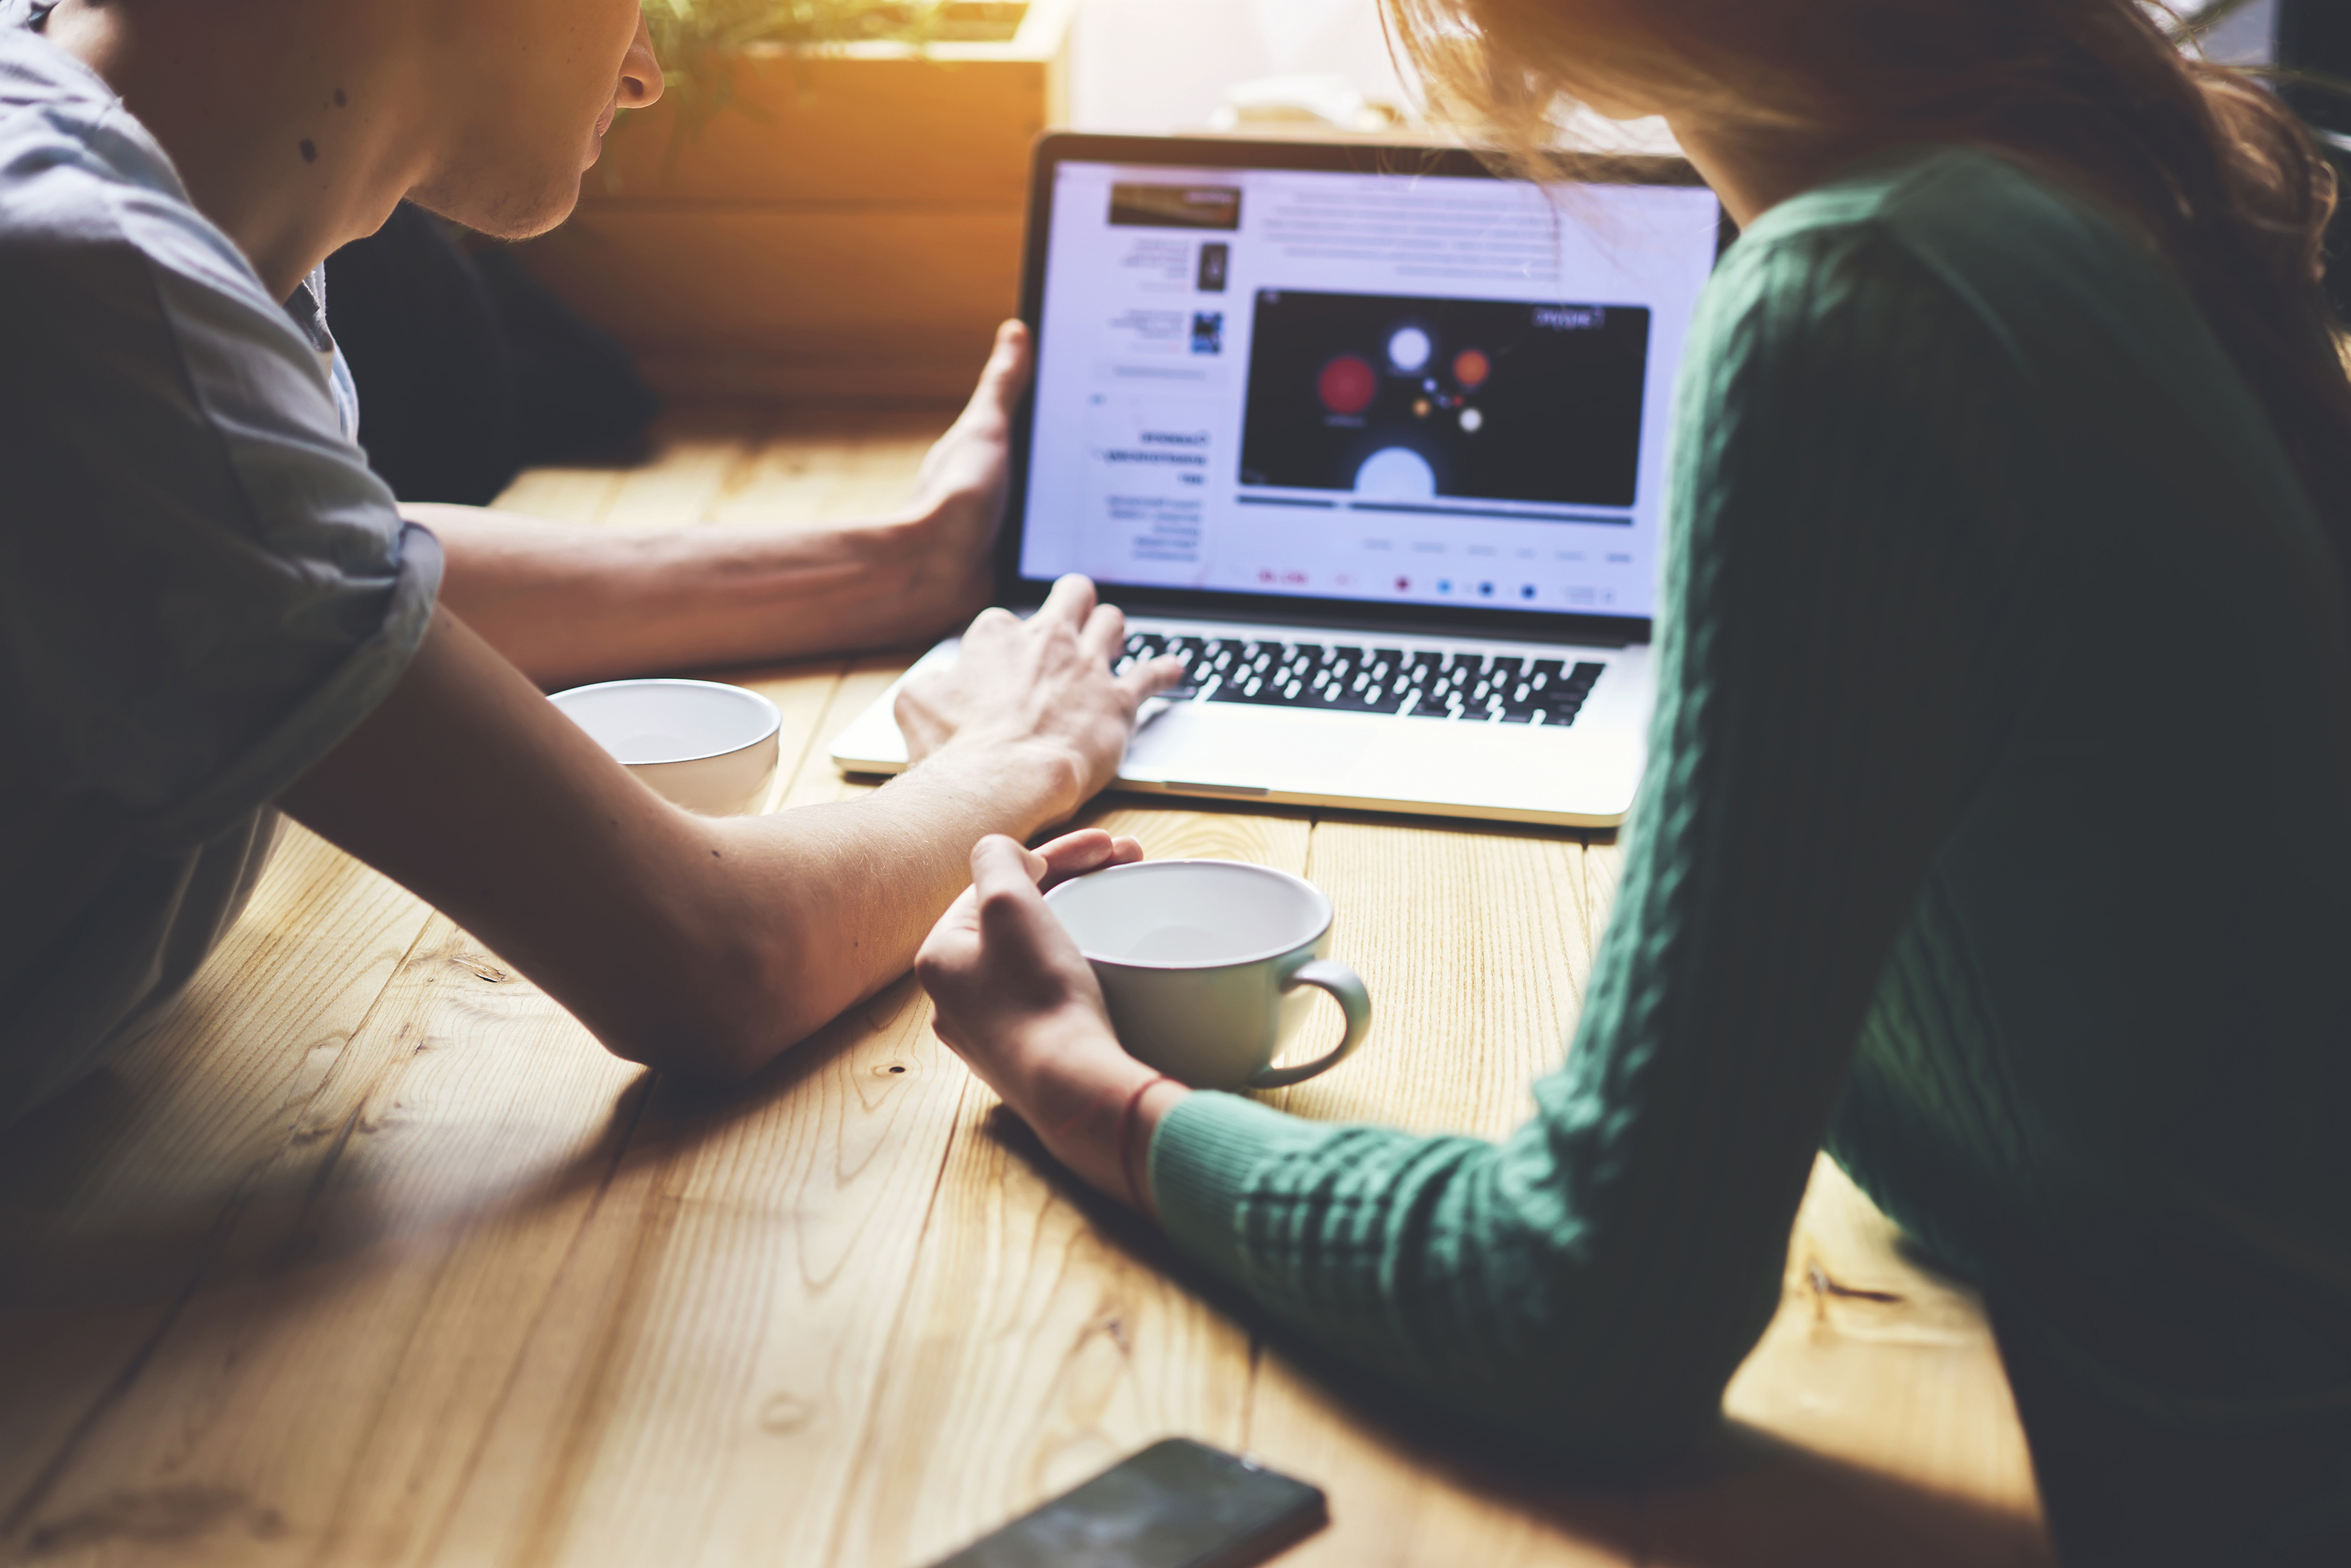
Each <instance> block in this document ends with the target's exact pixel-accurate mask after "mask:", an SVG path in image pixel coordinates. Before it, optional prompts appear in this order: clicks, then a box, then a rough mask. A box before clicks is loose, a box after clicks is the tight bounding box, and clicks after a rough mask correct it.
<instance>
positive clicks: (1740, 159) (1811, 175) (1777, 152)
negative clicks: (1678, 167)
mask: <svg viewBox="0 0 2351 1568" xmlns="http://www.w3.org/2000/svg"><path fill="white" fill-rule="evenodd" d="M1666 123H1667V125H1669V126H1671V127H1672V129H1673V132H1674V139H1675V140H1676V141H1678V142H1680V143H1681V149H1682V152H1684V153H1685V154H1687V156H1688V158H1689V161H1690V162H1691V163H1692V164H1693V165H1694V166H1695V167H1696V168H1697V170H1698V173H1699V174H1701V175H1702V176H1704V177H1705V180H1706V183H1708V184H1709V185H1711V186H1713V187H1714V193H1715V194H1716V195H1718V196H1719V197H1721V198H1722V204H1723V206H1724V208H1725V209H1726V210H1728V211H1729V214H1730V216H1731V221H1733V222H1734V223H1736V224H1738V225H1739V226H1740V228H1745V227H1747V226H1748V225H1750V224H1752V223H1753V222H1754V221H1755V220H1756V219H1757V218H1760V217H1761V216H1762V215H1763V214H1765V213H1767V212H1770V211H1771V209H1772V208H1773V207H1776V206H1778V205H1779V204H1781V203H1782V202H1784V201H1786V200H1787V199H1788V198H1789V197H1791V196H1796V195H1801V194H1802V193H1804V192H1806V191H1809V190H1811V189H1813V187H1814V186H1816V185H1820V184H1823V183H1826V182H1827V181H1828V180H1829V179H1830V178H1831V177H1832V176H1834V175H1835V174H1837V173H1838V172H1841V171H1843V170H1844V169H1845V168H1847V167H1848V166H1850V165H1851V164H1853V163H1855V162H1857V161H1859V160H1860V159H1862V158H1865V157H1866V156H1868V155H1869V153H1871V152H1874V151H1876V145H1877V144H1876V143H1875V142H1872V141H1868V140H1867V139H1865V138H1860V137H1853V136H1833V135H1828V134H1824V133H1822V132H1817V131H1794V130H1790V129H1786V128H1784V127H1782V126H1776V125H1770V124H1764V123H1761V122H1758V121H1754V120H1729V119H1725V118H1723V117H1721V116H1719V115H1702V114H1676V113H1672V112H1670V111H1669V112H1668V113H1667V115H1666Z"/></svg>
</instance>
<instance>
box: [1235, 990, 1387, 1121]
mask: <svg viewBox="0 0 2351 1568" xmlns="http://www.w3.org/2000/svg"><path fill="white" fill-rule="evenodd" d="M1300 986H1319V987H1321V988H1322V989H1323V990H1325V991H1328V992H1329V993H1330V994H1331V999H1332V1001H1334V1002H1336V1003H1338V1004H1339V1010H1340V1011H1341V1012H1343V1013H1344V1014H1346V1016H1347V1032H1346V1033H1345V1034H1343V1035H1342V1036H1340V1037H1339V1043H1338V1045H1337V1046H1336V1047H1335V1048H1334V1049H1332V1051H1331V1053H1330V1054H1329V1055H1327V1056H1322V1057H1318V1058H1316V1059H1315V1060H1314V1061H1309V1062H1306V1063H1304V1064H1303V1065H1301V1066H1298V1067H1260V1068H1259V1069H1258V1070H1257V1071H1256V1072H1255V1073H1254V1074H1252V1075H1251V1076H1250V1078H1249V1087H1250V1088H1252V1089H1280V1088H1282V1087H1284V1086H1286V1085H1288V1084H1291V1083H1303V1082H1306V1080H1308V1079H1310V1078H1311V1077H1313V1076H1314V1075H1315V1074H1316V1073H1318V1072H1322V1071H1325V1070H1327V1069H1330V1068H1333V1067H1336V1066H1338V1065H1339V1063H1340V1062H1341V1061H1344V1060H1345V1059H1346V1057H1347V1054H1348V1053H1349V1052H1350V1051H1353V1050H1354V1049H1355V1047H1357V1046H1359V1045H1361V1044H1363V1043H1364V1036H1365V1035H1367V1034H1369V1033H1371V1031H1372V993H1371V992H1369V991H1367V990H1365V989H1364V977H1362V976H1361V975H1358V974H1357V973H1355V971H1354V970H1353V969H1351V968H1349V967H1347V966H1346V965H1344V964H1342V963H1340V962H1338V961H1337V960H1336V959H1333V958H1316V959H1314V960H1312V961H1311V962H1310V963H1305V964H1301V965H1300V966H1299V967H1297V968H1296V969H1294V970H1292V971H1291V972H1290V977H1289V978H1288V979H1286V980H1284V981H1282V982H1281V988H1282V989H1283V990H1285V991H1290V990H1295V989H1297V988H1299V987H1300Z"/></svg>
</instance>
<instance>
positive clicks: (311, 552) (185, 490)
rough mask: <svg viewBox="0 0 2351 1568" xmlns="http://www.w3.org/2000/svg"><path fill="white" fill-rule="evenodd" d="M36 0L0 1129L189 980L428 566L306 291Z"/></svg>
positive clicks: (3, 257) (9, 567) (13, 504)
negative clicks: (287, 290) (206, 195)
mask: <svg viewBox="0 0 2351 1568" xmlns="http://www.w3.org/2000/svg"><path fill="white" fill-rule="evenodd" d="M47 9H48V5H47V4H41V5H36V4H33V3H31V0H0V1124H6V1123H7V1122H10V1121H13V1120H14V1119H16V1117H17V1116H18V1115H20V1114H21V1113H23V1112H24V1111H25V1110H26V1108H27V1107H29V1106H31V1105H33V1104H34V1103H37V1102H38V1101H39V1100H41V1099H42V1098H44V1097H45V1096H47V1095H48V1094H51V1093H54V1092H56V1091H57V1090H58V1089H60V1088H62V1087H63V1086H64V1085H65V1084H67V1083H68V1082H72V1081H73V1080H74V1079H76V1078H78V1077H79V1076H80V1075H81V1074H83V1073H84V1072H86V1071H89V1069H91V1068H92V1067H94V1066H96V1065H97V1064H98V1063H99V1061H102V1060H104V1058H105V1057H106V1056H107V1054H108V1053H109V1052H110V1051H111V1050H113V1049H114V1048H115V1047H117V1046H119V1045H120V1043H121V1042H122V1041H123V1040H126V1039H128V1038H130V1037H131V1035H132V1034H134V1033H135V1032H136V1031H137V1030H139V1029H141V1027H142V1026H143V1025H145V1024H147V1023H149V1022H151V1021H152V1019H154V1018H155V1017H156V1015H157V1014H158V1013H159V1012H160V1011H161V1009H162V1008H163V1007H164V1006H165V1005H166V1004H167V1003H168V1002H170V1001H171V999H172V998H173V997H174V996H176V995H177V994H178V992H179V991H180V989H181V988H183V986H184V985H185V984H186V982H187V980H188V977H190V976H191V975H192V974H193V972H194V970H195V968H196V967H197V965H198V964H199V963H201V962H202V960H203V958H204V955H205V954H206V953H207V952H208V951H210V949H211V948H212V946H213V945H214V942H215V941H216V940H217V939H218V937H219V936H220V935H221V933H222V931H223V930H225V928H226V927H227V925H229V924H230V922H232V921H233V920H234V919H235V916H236V914H237V911H238V910H239V909H240V908H241V907H242V905H243V904H244V902H245V899H246V895H247V894H249V893H250V892H251V891H252V886H253V883H254V880H255V878H256V875H257V873H258V872H259V869H260V865H261V862H262V859H263V857H264V856H265V855H266V852H267V850H268V846H269V841H270V837H271V832H272V830H273V827H274V825H275V821H276V816H275V812H274V811H273V810H272V809H271V807H270V805H269V802H270V800H272V799H273V798H274V797H275V796H276V795H277V793H278V792H279V791H280V790H282V789H285V788H286V786H287V785H288V784H289V783H291V782H292V781H293V780H294V779H297V778H298V777H299V776H300V775H301V774H302V772H303V771H304V770H305V769H307V768H308V767H309V766H310V765H311V764H312V763H314V762H316V761H317V760H318V759H319V757H321V756H322V755H324V754H325V753H326V752H327V751H328V750H329V749H330V748H331V747H333V746H334V745H335V744H336V742H337V741H339V740H340V739H341V738H342V737H343V736H344V735H345V734H347V733H348V732H349V731H350V729H351V728H352V727H353V726H355V725H356V724H358V723H359V721H360V719H361V718H362V717H364V716H366V715H367V714H368V712H369V711H370V710H371V709H372V708H373V707H374V706H375V705H376V704H377V703H378V702H379V701H381V699H382V697H383V695H385V693H387V692H388V691H390V690H391V688H392V685H393V684H394V683H395V682H397V681H398V680H399V678H400V675H401V673H402V670H403V669H405V668H406V666H407V663H408V660H409V658H410V656H411V655H412V654H413V653H414V652H415V650H416V647H417V644H418V643H420V642H421V641H422V640H423V635H424V632H425V629H426V627H427V626H428V624H429V623H430V622H431V619H432V614H433V601H434V591H435V590H436V589H437V588H438V587H439V583H440V575H441V553H440V548H439V546H438V544H437V543H436V542H435V541H434V538H433V537H432V536H431V535H430V534H428V533H426V532H424V531H423V529H421V528H415V527H413V526H412V525H404V524H403V523H402V521H401V518H400V516H399V513H398V511H397V510H396V509H395V507H394V506H393V501H392V494H391V492H390V491H389V490H387V489H386V488H385V487H384V486H383V485H382V483H381V481H379V480H378V479H377V478H376V477H375V476H374V475H373V474H371V473H370V472H369V470H368V466H367V461H366V458H365V456H364V455H362V454H361V453H360V449H359V447H358V446H357V445H356V444H354V443H353V440H352V436H353V434H354V432H355V430H356V421H357V417H358V409H357V400H356V397H355V395H354V393H353V391H352V388H351V383H350V375H349V373H348V371H346V370H345V369H344V368H343V366H342V363H341V361H340V357H339V356H337V355H336V354H335V353H334V348H333V340H332V339H331V338H329V337H328V336H327V333H326V324H325V316H324V311H323V305H324V298H323V295H324V286H323V280H322V279H321V278H320V277H319V275H317V274H313V276H312V277H311V279H310V282H309V284H308V287H307V288H306V290H305V291H304V293H303V294H299V295H298V296H297V297H296V300H295V301H294V303H293V305H292V306H290V307H289V306H287V305H283V304H281V303H280V302H279V301H277V300H275V299H272V298H270V297H269V295H268V293H267V292H266V290H265V288H264V287H263V286H262V283H261V279H260V278H259V277H257V276H256V274H255V272H254V270H253V267H252V266H251V265H250V264H249V263H248V262H247V261H246V258H245V256H244V255H243V254H242V253H241V252H240V251H238V250H237V248H236V246H235V245H234V244H233V243H232V242H231V241H230V240H229V238H228V236H227V235H224V234H223V233H221V231H220V230H219V229H217V228H215V227H214V225H212V224H211V223H210V222H209V221H207V220H206V219H205V218H204V216H203V214H199V213H198V212H197V211H196V210H195V208H194V207H193V206H192V205H191V204H189V201H188V196H187V193H186V192H185V190H183V188H182V186H181V184H180V180H179V176H178V175H177V174H176V173H175V172H173V170H172V164H171V162H170V160H169V159H167V158H166V157H165V156H164V153H163V151H162V148H161V147H160V146H158V145H157V144H156V142H155V141H154V139H153V138H152V136H150V135H149V134H148V132H147V131H146V130H145V128H144V127H142V126H141V125H140V123H139V122H138V120H135V119H134V118H132V116H131V112H130V110H128V109H126V108H125V107H124V106H123V104H122V102H121V100H120V99H118V98H116V97H115V95H114V94H113V93H112V92H111V91H110V89H108V88H107V86H106V84H105V83H104V82H103V81H101V80H100V79H99V78H98V76H97V75H96V74H94V73H93V72H91V71H90V70H89V69H88V68H85V67H83V66H82V65H81V64H80V63H79V62H78V61H77V60H75V59H73V58H72V57H69V56H68V55H66V54H65V53H63V52H62V51H61V50H59V49H57V47H54V46H52V45H51V44H49V43H48V42H47V40H46V39H45V38H43V37H41V36H40V34H39V32H38V30H37V29H38V27H39V25H40V23H41V21H42V20H43V17H44V15H45V13H46V12H47Z"/></svg>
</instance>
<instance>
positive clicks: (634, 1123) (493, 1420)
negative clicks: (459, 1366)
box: [417, 1071, 661, 1563]
mask: <svg viewBox="0 0 2351 1568" xmlns="http://www.w3.org/2000/svg"><path fill="white" fill-rule="evenodd" d="M660 1078H661V1075H660V1074H659V1073H658V1072H651V1071H649V1072H647V1073H646V1074H645V1075H644V1076H643V1078H641V1079H639V1080H638V1081H637V1082H635V1083H634V1084H632V1085H631V1086H630V1089H629V1094H630V1096H631V1097H632V1100H633V1101H634V1103H633V1104H632V1105H631V1106H630V1107H629V1117H628V1124H627V1125H626V1126H624V1127H622V1130H621V1135H620V1136H619V1137H617V1138H615V1139H614V1140H613V1141H612V1157H611V1159H609V1160H607V1161H606V1162H605V1164H604V1172H603V1175H602V1176H601V1177H600V1178H599V1179H598V1181H597V1184H596V1196H595V1197H593V1198H591V1199H590V1201H589V1202H588V1203H587V1204H586V1205H585V1206H584V1207H582V1209H581V1211H580V1224H579V1226H578V1227H577V1228H575V1229H574V1230H573V1231H572V1233H571V1239H570V1240H569V1242H568V1243H567V1244H566V1245H565V1247H564V1251H563V1261H562V1262H561V1263H560V1264H559V1265H558V1266H557V1268H556V1270H555V1273H554V1276H553V1277H554V1278H555V1279H556V1280H558V1281H560V1280H562V1279H563V1278H564V1277H565V1275H566V1272H567V1270H569V1269H570V1267H571V1265H572V1263H573V1261H574V1260H576V1259H577V1258H578V1257H579V1255H580V1243H581V1241H582V1240H583V1239H585V1238H586V1236H587V1235H588V1231H589V1228H590V1225H592V1224H593V1223H594V1221H595V1218H596V1215H597V1212H598V1211H599V1210H600V1209H601V1208H602V1207H603V1206H604V1200H605V1198H606V1197H608V1196H609V1195H610V1194H611V1190H612V1181H613V1178H614V1177H615V1176H618V1175H619V1174H620V1170H621V1164H622V1161H623V1160H625V1159H626V1158H627V1157H628V1154H629V1149H630V1146H631V1145H632V1144H634V1143H635V1141H636V1136H637V1129H638V1127H639V1126H640V1125H641V1124H643V1120H644V1113H645V1107H646V1106H647V1105H648V1104H650V1103H652V1102H653V1093H654V1092H655V1091H656V1090H657V1089H658V1088H659V1086H660ZM554 1302H555V1292H554V1291H551V1290H550V1291H549V1292H548V1293H547V1294H546V1295H545V1296H544V1297H542V1298H541V1299H540V1301H539V1303H538V1310H537V1311H536V1312H533V1313H532V1314H531V1321H530V1327H529V1329H528V1331H526V1333H525V1334H524V1336H523V1337H524V1342H525V1343H528V1342H529V1341H530V1340H532V1339H535V1338H537V1337H538V1331H539V1327H540V1325H541V1324H542V1323H544V1322H546V1320H547V1314H548V1312H549V1309H550V1308H551V1307H552V1306H553V1304H554ZM522 1366H523V1357H522V1356H520V1355H517V1356H516V1357H515V1359H514V1360H513V1362H512V1363H510V1364H508V1365H507V1373H506V1377H505V1379H504V1381H503V1382H502V1383H501V1384H500V1385H499V1388H498V1396H497V1397H496V1399H494V1400H493V1401H491V1404H490V1410H489V1415H488V1416H487V1418H486V1419H485V1420H484V1421H483V1422H482V1424H481V1427H480V1428H479V1429H478V1430H476V1431H475V1434H474V1441H473V1443H472V1445H471V1446H470V1450H469V1451H468V1452H467V1454H466V1456H465V1473H466V1474H468V1475H471V1474H473V1473H475V1471H476V1470H478V1469H480V1468H481V1462H482V1452H483V1450H484V1448H486V1447H487V1446H488V1444H489V1441H490V1438H491V1436H492V1434H494V1433H495V1432H496V1431H497V1429H498V1416H499V1414H500V1413H501V1412H502V1411H504V1409H505V1408H506V1405H507V1397H508V1396H510V1395H511V1394H512V1393H513V1390H514V1385H515V1380H516V1378H517V1376H519V1375H521V1372H522ZM463 1495H464V1494H463V1493H462V1492H457V1493H452V1494H451V1496H450V1497H449V1499H448V1500H447V1502H446V1504H445V1506H444V1508H443V1509H442V1511H441V1517H440V1519H439V1520H438V1521H435V1523H434V1527H433V1532H432V1534H431V1535H430V1536H428V1537H427V1538H426V1540H425V1542H424V1550H423V1552H421V1553H420V1554H419V1556H418V1559H417V1560H418V1561H420V1562H424V1563H437V1562H439V1561H441V1552H442V1547H443V1545H444V1542H446V1540H447V1538H448V1533H449V1530H450V1527H451V1525H452V1524H454V1523H455V1520H456V1516H457V1510H458V1506H459V1504H460V1502H461V1501H462V1500H463Z"/></svg>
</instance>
